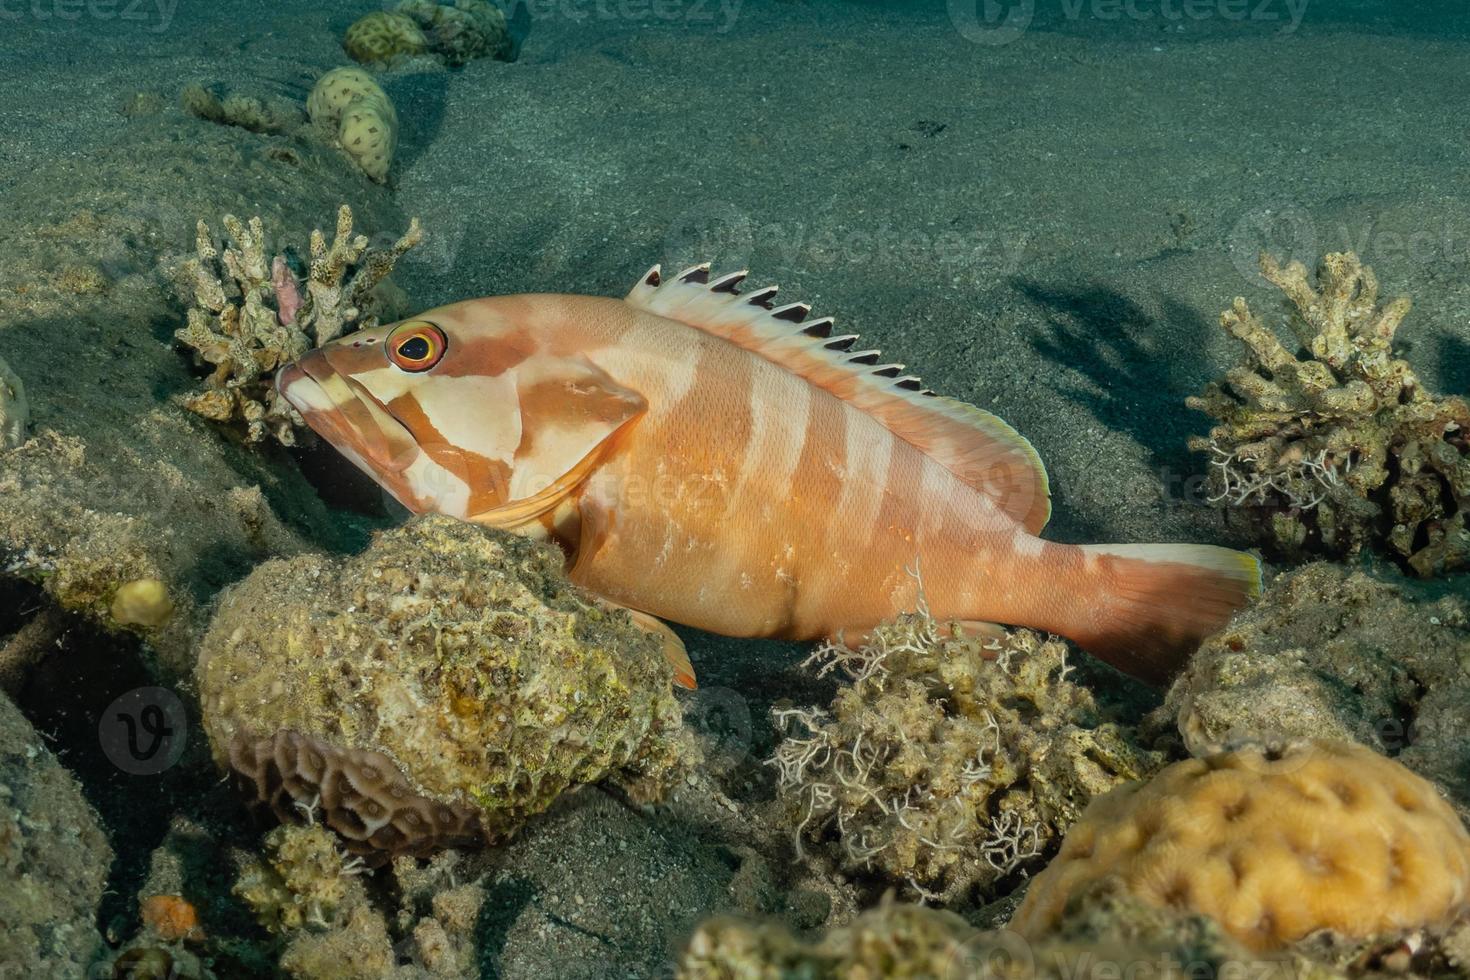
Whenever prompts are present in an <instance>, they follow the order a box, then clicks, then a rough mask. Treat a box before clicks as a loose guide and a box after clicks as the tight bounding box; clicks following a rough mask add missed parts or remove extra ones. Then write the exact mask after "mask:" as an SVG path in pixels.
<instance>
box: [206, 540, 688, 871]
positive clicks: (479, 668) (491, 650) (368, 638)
mask: <svg viewBox="0 0 1470 980" xmlns="http://www.w3.org/2000/svg"><path fill="white" fill-rule="evenodd" d="M561 562H562V559H561V556H560V555H559V554H557V553H555V552H554V551H553V550H552V549H549V548H547V547H545V546H542V545H539V544H536V543H534V542H531V541H527V540H525V539H523V538H519V537H515V536H513V535H508V534H504V533H501V532H495V531H490V530H487V529H484V528H480V527H477V526H476V525H473V524H466V523H463V522H460V521H456V520H453V519H451V518H447V517H437V516H430V517H423V518H419V519H416V520H414V521H411V522H410V523H409V524H407V525H405V526H404V527H401V528H397V529H395V530H392V531H387V532H384V533H382V534H380V535H378V537H377V538H376V539H375V540H374V542H373V544H372V545H371V546H369V547H368V549H367V550H366V551H364V552H363V553H362V554H360V555H357V556H355V557H352V558H348V559H338V558H329V557H325V556H322V555H305V556H301V557H298V558H293V559H290V560H286V561H272V562H267V563H266V564H264V565H262V566H261V567H259V568H258V569H256V570H255V572H253V573H252V574H251V575H250V576H249V577H248V578H247V579H245V581H244V582H242V583H240V584H239V585H236V586H234V587H233V588H231V589H230V590H229V591H228V592H227V593H226V595H225V596H224V598H223V600H222V601H221V603H220V607H219V610H218V612H217V613H216V614H215V617H214V620H213V622H212V623H211V625H210V629H209V632H208V634H207V635H206V637H205V639H204V644H203V649H202V651H201V655H200V661H199V668H198V682H199V696H200V703H201V706H202V708H203V715H204V728H205V731H206V733H207V734H208V736H209V740H210V744H211V747H212V748H213V750H214V755H215V758H216V760H217V761H219V762H220V763H221V764H222V765H225V766H227V767H228V768H230V769H231V770H233V771H234V773H235V774H236V775H237V777H239V781H240V782H241V784H242V786H243V788H244V789H245V790H246V792H247V793H249V794H250V795H252V796H253V797H254V798H255V800H256V801H257V802H258V803H260V804H264V805H265V806H266V807H267V808H268V809H270V810H271V811H272V812H274V813H275V815H276V816H277V817H278V818H279V819H281V820H283V821H284V820H293V819H294V820H300V819H302V818H303V817H304V816H306V815H308V814H309V815H310V816H311V817H312V818H319V819H320V820H321V821H322V822H324V823H325V824H327V826H329V827H331V828H332V829H333V830H335V831H336V832H337V833H338V834H340V835H341V836H342V837H343V838H344V839H345V840H346V843H347V847H348V848H349V849H350V850H352V851H353V852H355V853H358V854H362V855H364V856H366V857H368V858H369V859H370V860H376V859H379V858H381V857H382V856H383V855H384V854H387V853H415V854H423V853H427V852H428V851H431V850H434V849H435V848H438V847H442V846H446V845H463V844H470V843H477V842H482V841H489V842H494V841H497V840H499V839H502V838H504V837H505V836H506V835H508V834H510V833H512V832H513V831H514V830H515V829H516V828H517V827H518V826H519V825H520V824H521V823H522V822H523V821H524V820H525V819H526V818H527V817H529V816H531V815H533V814H535V813H538V812H540V811H542V810H544V809H545V808H546V807H548V806H550V805H551V803H552V801H553V800H555V799H556V797H557V796H558V795H559V794H560V793H561V792H562V791H563V790H566V789H569V788H571V787H574V786H577V785H580V784H584V783H593V782H598V781H601V780H603V779H608V778H615V779H618V780H620V781H623V782H624V784H625V785H628V786H629V788H630V789H631V790H633V791H634V792H635V793H643V794H645V795H648V796H654V795H657V792H658V790H659V789H660V788H661V787H662V786H664V785H665V784H666V782H667V780H668V779H669V778H670V777H671V776H672V775H673V774H675V773H677V772H680V771H682V768H681V767H682V764H683V760H684V758H685V756H684V754H683V753H684V750H685V746H686V744H687V743H686V741H685V735H684V732H683V729H682V723H681V717H680V710H679V706H678V703H677V702H676V701H675V700H674V697H673V694H672V692H671V690H670V685H671V681H672V671H671V668H670V667H669V666H668V664H667V662H666V661H665V660H664V657H663V653H662V647H661V646H660V643H659V641H658V640H656V639H654V638H653V637H651V636H649V635H648V634H645V633H644V632H643V631H641V630H640V629H638V628H637V627H636V626H634V625H633V624H632V622H631V621H630V620H629V619H628V617H627V616H626V615H625V614H623V613H616V612H610V611H608V610H605V609H603V608H602V607H600V606H598V605H595V604H594V603H592V602H590V601H588V600H587V599H585V598H583V597H582V595H581V594H580V593H579V592H578V591H577V590H576V589H575V588H574V587H573V586H571V585H570V584H569V583H568V582H567V580H566V577H565V575H564V574H563V573H562V569H561Z"/></svg>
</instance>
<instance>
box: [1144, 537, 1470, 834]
mask: <svg viewBox="0 0 1470 980" xmlns="http://www.w3.org/2000/svg"><path fill="white" fill-rule="evenodd" d="M1465 584H1466V583H1464V582H1460V583H1459V587H1460V588H1461V590H1462V595H1463V594H1464V591H1466V590H1464V586H1465ZM1444 585H1445V586H1446V587H1448V588H1449V589H1450V590H1451V592H1453V590H1454V588H1455V586H1456V583H1455V582H1454V581H1448V582H1446V583H1444ZM1429 591H1431V590H1430V588H1429V587H1428V586H1427V585H1425V584H1422V583H1419V582H1418V581H1416V580H1413V579H1405V578H1403V577H1402V576H1399V575H1394V574H1391V573H1390V574H1387V575H1384V574H1379V575H1371V574H1369V573H1368V572H1366V571H1361V570H1354V569H1351V568H1343V567H1341V566H1339V565H1333V564H1328V563H1326V562H1316V563H1313V564H1311V565H1307V566H1305V567H1303V568H1300V569H1297V570H1295V571H1293V572H1290V573H1288V574H1286V575H1283V576H1281V577H1279V578H1277V579H1276V580H1275V581H1274V582H1273V583H1272V584H1271V587H1270V588H1269V589H1268V590H1267V591H1266V594H1265V595H1264V596H1263V597H1262V598H1261V600H1260V601H1259V602H1258V603H1257V604H1256V605H1255V606H1254V607H1253V608H1251V609H1249V610H1246V611H1245V612H1243V613H1241V614H1240V615H1239V616H1237V617H1236V618H1235V620H1234V621H1232V622H1231V623H1230V625H1229V626H1228V627H1226V628H1225V629H1223V630H1221V631H1220V632H1219V633H1217V634H1215V635H1214V636H1212V637H1210V638H1209V639H1208V640H1206V641H1205V643H1204V645H1203V646H1201V647H1200V650H1199V652H1198V653H1197V654H1195V656H1194V658H1193V659H1192V660H1191V661H1190V663H1189V666H1188V667H1187V668H1186V669H1185V671H1184V673H1183V674H1181V675H1180V676H1179V678H1178V679H1177V680H1176V681H1175V682H1174V685H1173V687H1171V688H1170V690H1169V694H1168V697H1167V698H1166V700H1165V703H1164V707H1163V709H1162V710H1161V711H1160V712H1158V714H1157V715H1156V716H1155V719H1154V720H1156V721H1157V722H1159V723H1160V724H1161V725H1167V726H1170V727H1174V726H1177V729H1178V731H1179V733H1180V734H1181V735H1182V736H1183V738H1184V743H1185V745H1186V746H1187V747H1188V749H1189V751H1190V752H1191V753H1192V754H1194V755H1196V756H1199V755H1208V754H1211V753H1214V752H1218V751H1221V750H1223V749H1226V748H1229V747H1231V746H1233V745H1235V744H1240V743H1246V742H1269V741H1278V740H1283V739H1292V738H1331V739H1347V740H1351V741H1356V742H1361V743H1362V744H1364V745H1367V746H1369V747H1371V748H1374V749H1377V750H1378V751H1380V752H1387V753H1389V754H1392V755H1393V756H1394V757H1395V758H1396V759H1397V760H1398V761H1399V762H1402V763H1403V764H1404V765H1407V766H1408V767H1409V768H1411V769H1413V770H1415V771H1416V772H1418V773H1419V774H1420V775H1423V776H1426V777H1429V778H1432V779H1435V780H1436V781H1438V782H1439V783H1440V784H1441V785H1443V786H1444V787H1445V788H1446V789H1447V790H1448V791H1449V792H1450V793H1451V794H1452V795H1453V796H1454V798H1455V799H1456V800H1457V801H1458V802H1459V803H1461V804H1462V805H1470V673H1467V671H1466V667H1467V665H1470V608H1467V607H1470V603H1467V601H1466V600H1465V599H1464V598H1463V597H1462V596H1456V595H1453V594H1449V595H1443V596H1439V597H1433V596H1429V597H1424V596H1420V595H1418V594H1417V593H1420V592H1429ZM1433 591H1437V590H1433Z"/></svg>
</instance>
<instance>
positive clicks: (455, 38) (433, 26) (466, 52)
mask: <svg viewBox="0 0 1470 980" xmlns="http://www.w3.org/2000/svg"><path fill="white" fill-rule="evenodd" d="M398 13H399V15H406V16H408V17H410V18H412V20H413V21H414V22H417V24H418V26H419V27H421V28H423V31H424V34H425V35H426V36H427V38H428V46H429V50H430V51H432V52H433V53H434V54H435V55H436V56H437V57H439V58H441V59H443V61H444V62H445V64H448V65H451V66H459V65H464V64H467V63H469V62H471V61H473V60H474V59H476V58H484V57H492V58H497V59H499V60H501V61H509V60H511V58H512V57H513V54H514V51H515V46H514V44H513V43H512V41H511V37H510V30H509V27H508V25H507V23H506V20H505V13H504V11H502V10H501V9H500V8H499V7H498V6H496V5H495V4H493V3H488V2H486V0H455V2H454V3H452V4H447V3H435V2H434V0H403V2H402V3H400V4H399V5H398Z"/></svg>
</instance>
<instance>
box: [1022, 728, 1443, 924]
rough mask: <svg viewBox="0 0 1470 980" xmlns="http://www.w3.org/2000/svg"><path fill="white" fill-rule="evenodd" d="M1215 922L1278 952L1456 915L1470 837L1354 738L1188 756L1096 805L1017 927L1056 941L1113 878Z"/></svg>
mask: <svg viewBox="0 0 1470 980" xmlns="http://www.w3.org/2000/svg"><path fill="white" fill-rule="evenodd" d="M1104 882H1107V883H1111V884H1117V885H1120V886H1121V887H1122V889H1123V890H1124V891H1125V892H1126V893H1128V894H1130V895H1132V896H1133V897H1135V898H1137V899H1139V900H1141V901H1143V902H1146V903H1147V904H1150V905H1154V906H1157V907H1164V908H1175V909H1178V910H1181V911H1186V912H1196V913H1200V914H1204V915H1208V916H1210V917H1212V918H1214V919H1216V920H1218V921H1219V922H1220V924H1221V925H1222V926H1223V927H1224V929H1225V930H1226V931H1227V932H1229V933H1230V934H1231V935H1233V936H1234V937H1235V938H1236V939H1238V940H1239V941H1240V942H1242V943H1243V944H1244V945H1246V946H1248V947H1250V948H1251V949H1254V950H1271V949H1277V948H1280V947H1282V946H1283V945H1285V944H1287V943H1291V942H1295V941H1297V940H1299V939H1302V938H1305V937H1306V936H1308V935H1310V934H1312V933H1315V932H1318V931H1319V930H1329V931H1331V932H1333V933H1335V934H1336V935H1338V936H1340V937H1344V938H1349V939H1367V938H1373V937H1377V936H1388V935H1393V934H1396V933H1402V932H1405V931H1409V930H1414V929H1419V928H1423V927H1426V926H1434V925H1438V924H1443V923H1445V922H1447V921H1449V920H1450V919H1451V918H1453V917H1454V916H1456V915H1458V914H1459V913H1461V912H1463V911H1464V910H1465V909H1466V908H1467V905H1470V834H1467V833H1466V832H1465V828H1464V827H1463V826H1462V825H1461V823H1460V820H1459V818H1458V817H1457V816H1456V815H1455V813H1454V811H1453V810H1452V809H1450V807H1449V805H1448V804H1447V803H1445V802H1444V801H1443V800H1442V799H1440V797H1439V794H1438V792H1437V791H1436V790H1435V788H1434V786H1433V785H1432V784H1431V783H1429V782H1427V781H1425V780H1424V779H1421V778H1420V777H1418V776H1416V775H1414V774H1413V773H1411V772H1409V770H1408V769H1405V768H1404V767H1403V766H1401V765H1399V764H1398V763H1397V762H1394V761H1392V760H1390V759H1388V758H1385V757H1384V756H1381V755H1379V754H1377V753H1376V752H1373V751H1372V750H1370V749H1367V748H1364V747H1363V746H1361V745H1356V744H1353V743H1349V742H1329V741H1303V742H1297V743H1293V744H1291V745H1289V746H1287V747H1285V748H1284V749H1280V750H1267V749H1262V748H1260V747H1251V748H1244V749H1240V750H1238V751H1233V752H1225V753H1221V754H1218V755H1213V756H1210V757H1208V758H1205V759H1190V760H1187V761H1185V762H1178V763H1175V764H1174V765H1172V766H1169V767H1168V768H1166V769H1164V770H1163V771H1162V772H1160V773H1159V774H1158V775H1157V776H1155V777H1154V778H1153V779H1152V780H1150V781H1149V782H1147V783H1133V784H1130V785H1128V786H1124V787H1120V788H1119V789H1117V790H1114V791H1113V792H1111V793H1108V794H1107V795H1105V796H1103V797H1101V798H1099V799H1097V800H1095V801H1093V803H1092V804H1091V805H1090V806H1089V807H1088V808H1087V810H1086V812H1084V813H1083V815H1082V818H1081V819H1080V820H1079V821H1078V822H1077V823H1076V824H1075V825H1074V826H1073V827H1072V829H1071V831H1070V832H1069V833H1068V834H1067V837H1066V840H1065V841H1064V842H1063V844H1062V849H1061V852H1060V853H1059V854H1058V855H1057V857H1056V859H1055V860H1053V861H1052V862H1051V864H1050V865H1048V866H1047V868H1046V870H1045V871H1043V872H1042V873H1041V874H1040V875H1038V876H1037V877H1036V880H1035V881H1034V882H1033V883H1032V885H1031V888H1030V890H1029V891H1028V892H1027V894H1026V899H1025V901H1024V902H1022V903H1021V906H1020V908H1019V909H1017V911H1016V915H1015V918H1013V919H1012V920H1011V927H1012V928H1013V929H1015V930H1016V931H1018V932H1020V933H1021V934H1022V935H1023V936H1026V937H1028V938H1036V937H1039V936H1041V935H1044V934H1046V933H1048V932H1050V931H1051V930H1052V929H1054V928H1055V927H1056V925H1057V924H1058V923H1059V922H1060V921H1061V919H1062V917H1063V913H1064V911H1065V909H1066V907H1067V904H1068V902H1069V900H1071V899H1072V898H1073V897H1075V896H1077V895H1079V894H1080V893H1083V892H1085V891H1088V890H1089V889H1091V888H1092V887H1093V886H1095V885H1099V884H1101V883H1104Z"/></svg>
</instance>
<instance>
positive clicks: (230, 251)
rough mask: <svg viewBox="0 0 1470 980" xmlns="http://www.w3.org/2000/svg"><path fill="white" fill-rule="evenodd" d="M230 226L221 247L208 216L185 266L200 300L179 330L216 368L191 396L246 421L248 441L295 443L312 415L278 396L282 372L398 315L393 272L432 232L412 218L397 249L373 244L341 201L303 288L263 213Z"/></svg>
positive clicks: (315, 242)
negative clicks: (305, 417) (274, 247)
mask: <svg viewBox="0 0 1470 980" xmlns="http://www.w3.org/2000/svg"><path fill="white" fill-rule="evenodd" d="M224 225H225V230H226V231H227V232H228V235H229V237H228V239H227V240H226V241H225V243H224V244H223V245H222V246H216V244H215V242H214V236H213V233H212V232H211V231H210V229H209V226H208V225H206V224H205V223H204V222H203V221H200V222H199V224H198V226H197V235H196V239H195V253H196V255H195V258H193V259H191V260H189V261H188V262H186V263H185V264H184V274H185V276H186V278H187V280H188V282H189V284H190V288H191V291H192V299H193V305H192V306H190V308H189V311H188V324H187V326H185V327H183V328H181V329H179V330H178V331H176V333H175V336H176V337H177V338H178V340H179V342H180V343H182V344H184V345H185V346H187V347H189V348H191V349H192V350H193V351H194V352H195V354H196V355H197V356H198V358H199V359H200V360H201V361H203V362H205V363H207V364H209V365H212V366H213V368H214V370H213V371H212V372H211V373H210V375H209V376H208V377H207V378H206V379H205V381H204V388H203V390H202V391H198V392H195V393H193V394H191V395H188V396H187V397H185V398H184V399H182V404H183V405H184V407H185V408H187V409H189V410H190V411H191V412H194V413H195V414H197V415H201V416H203V417H204V418H207V419H211V420H213V421H216V422H223V423H232V424H236V425H241V426H243V428H244V435H245V439H246V441H247V442H260V441H262V440H265V439H267V438H269V437H274V438H275V439H276V440H277V441H278V442H281V443H282V444H284V445H288V446H289V445H294V444H295V441H296V440H295V428H296V427H297V426H300V425H302V424H303V423H302V422H301V419H300V417H299V416H298V415H297V414H296V411H295V410H294V409H292V408H291V406H290V405H288V404H286V403H285V402H284V401H283V400H282V399H281V397H280V395H279V394H277V392H276V389H275V372H276V371H277V370H278V369H279V368H280V367H281V366H282V365H283V364H286V363H288V362H290V361H293V360H295V359H296V358H298V357H300V356H301V355H303V354H305V353H306V352H307V351H308V350H310V349H311V348H313V347H318V346H320V345H322V344H324V343H326V342H327V341H329V340H333V339H334V338H336V337H338V336H340V335H341V334H343V333H345V332H347V331H349V330H355V329H358V328H360V327H372V326H374V325H376V324H377V323H378V321H379V317H380V315H384V314H387V315H390V316H391V315H394V313H395V311H396V306H392V305H390V304H391V297H392V293H391V292H388V291H386V290H385V289H384V288H383V287H384V286H385V285H386V283H385V280H386V279H387V277H388V275H389V273H391V272H392V271H393V266H394V264H395V263H396V262H397V261H398V259H399V258H401V257H402V256H403V253H405V252H407V251H408V250H409V249H410V248H413V247H414V246H415V245H417V244H418V243H419V242H420V241H422V240H423V231H422V229H421V228H420V227H419V224H418V222H417V221H416V220H415V221H411V222H409V227H408V231H407V232H405V233H404V234H403V236H402V237H401V238H399V239H398V240H397V241H396V242H394V243H393V244H392V245H391V246H389V247H388V248H386V249H374V248H369V247H368V239H367V236H365V235H354V234H353V228H352V225H353V222H352V209H351V208H349V207H348V206H347V205H345V204H344V205H342V206H341V207H340V208H339V209H338V211H337V228H336V232H335V234H334V235H333V238H332V241H331V244H330V245H328V243H327V240H326V236H325V235H323V234H322V232H321V231H320V230H314V231H313V232H312V233H311V245H310V249H311V263H310V267H309V269H308V270H307V273H306V277H305V282H304V285H305V291H304V292H302V290H301V287H300V286H299V285H298V283H297V281H296V278H295V274H294V273H293V272H292V271H291V269H290V268H289V266H288V265H287V263H286V260H285V258H284V257H283V256H281V255H277V256H276V257H275V258H274V259H273V258H271V250H270V249H268V248H267V244H266V242H267V240H266V232H265V228H264V226H263V223H262V222H261V220H260V219H259V218H251V219H250V221H249V222H242V221H240V219H238V218H236V217H235V216H234V215H229V214H227V215H225V217H224ZM232 243H233V244H232Z"/></svg>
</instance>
